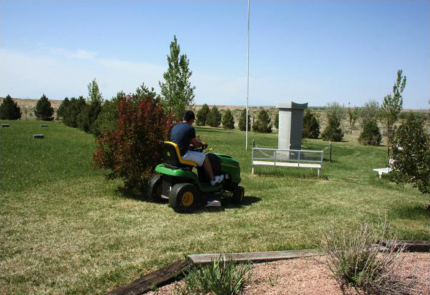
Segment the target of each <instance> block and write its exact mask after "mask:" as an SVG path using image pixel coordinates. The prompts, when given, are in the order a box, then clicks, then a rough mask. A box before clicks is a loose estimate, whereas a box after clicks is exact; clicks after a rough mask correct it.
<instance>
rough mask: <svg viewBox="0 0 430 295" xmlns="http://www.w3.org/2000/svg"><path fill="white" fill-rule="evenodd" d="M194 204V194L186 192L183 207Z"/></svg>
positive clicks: (183, 197)
mask: <svg viewBox="0 0 430 295" xmlns="http://www.w3.org/2000/svg"><path fill="white" fill-rule="evenodd" d="M193 202H194V195H193V193H192V192H186V193H185V194H183V196H182V205H184V206H185V207H189V206H191V205H192V204H193Z"/></svg>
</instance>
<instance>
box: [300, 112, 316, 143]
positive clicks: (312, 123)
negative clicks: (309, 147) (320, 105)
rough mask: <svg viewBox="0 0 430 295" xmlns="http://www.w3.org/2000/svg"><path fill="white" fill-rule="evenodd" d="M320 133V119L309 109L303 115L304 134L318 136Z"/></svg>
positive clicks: (304, 136)
mask: <svg viewBox="0 0 430 295" xmlns="http://www.w3.org/2000/svg"><path fill="white" fill-rule="evenodd" d="M319 135H320V124H319V123H318V119H317V117H316V116H315V114H313V113H311V111H310V110H307V111H306V113H305V115H304V116H303V129H302V136H303V138H318V136H319Z"/></svg>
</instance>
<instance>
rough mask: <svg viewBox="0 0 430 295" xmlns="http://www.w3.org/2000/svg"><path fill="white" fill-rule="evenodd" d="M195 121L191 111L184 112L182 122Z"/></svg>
mask: <svg viewBox="0 0 430 295" xmlns="http://www.w3.org/2000/svg"><path fill="white" fill-rule="evenodd" d="M194 119H196V116H195V115H194V112H193V111H186V112H185V114H184V121H186V122H189V121H190V120H194Z"/></svg>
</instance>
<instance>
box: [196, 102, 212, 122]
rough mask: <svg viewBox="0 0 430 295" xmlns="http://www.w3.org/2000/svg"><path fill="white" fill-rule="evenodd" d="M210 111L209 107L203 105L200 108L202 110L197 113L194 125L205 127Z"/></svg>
mask: <svg viewBox="0 0 430 295" xmlns="http://www.w3.org/2000/svg"><path fill="white" fill-rule="evenodd" d="M210 111H211V109H210V108H209V106H208V105H207V104H204V105H203V106H202V108H201V109H200V110H199V111H198V112H197V118H196V119H197V120H196V124H197V126H205V125H206V120H207V117H208V114H209V112H210Z"/></svg>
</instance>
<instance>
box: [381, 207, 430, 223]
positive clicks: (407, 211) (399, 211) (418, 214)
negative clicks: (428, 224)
mask: <svg viewBox="0 0 430 295" xmlns="http://www.w3.org/2000/svg"><path fill="white" fill-rule="evenodd" d="M388 216H389V217H390V218H397V219H410V220H428V218H429V217H430V212H429V211H427V209H426V208H425V206H424V205H421V206H420V205H415V206H403V207H396V208H393V209H391V210H390V212H389V213H388Z"/></svg>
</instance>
